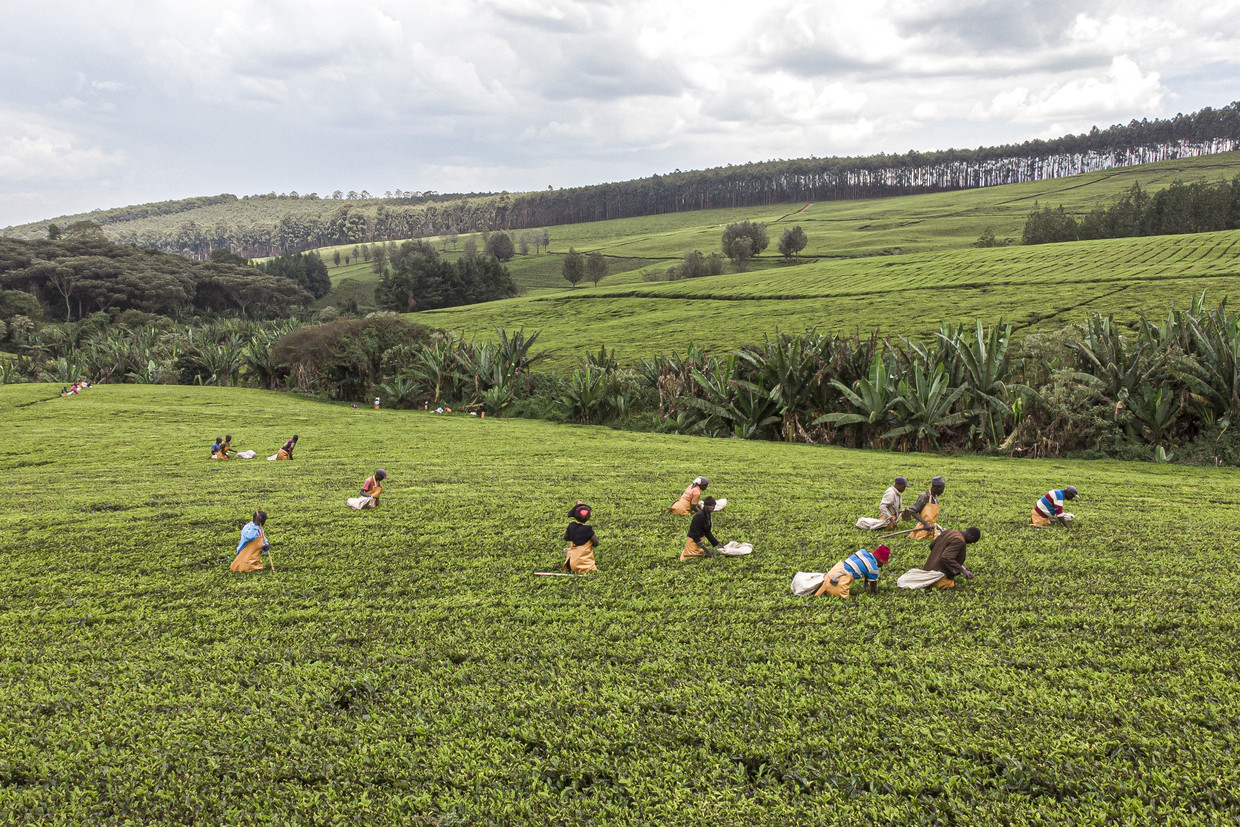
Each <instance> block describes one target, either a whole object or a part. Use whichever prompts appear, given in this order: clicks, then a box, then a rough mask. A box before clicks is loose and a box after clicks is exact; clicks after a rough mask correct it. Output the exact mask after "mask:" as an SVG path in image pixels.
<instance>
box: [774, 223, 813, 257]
mask: <svg viewBox="0 0 1240 827" xmlns="http://www.w3.org/2000/svg"><path fill="white" fill-rule="evenodd" d="M808 243H809V239H808V238H806V237H805V230H802V229H801V225H800V224H798V225H796V226H795V227H791V228H789V229H787V230H784V233H783V235H781V236H780V237H779V252H780V254H782V255H783V257H784V258H785V259H788V260H791V259H794V258H795V259H796V260H797V261H798V262H799V261H800V260H801V251H802V250H804V249H805V245H806V244H808Z"/></svg>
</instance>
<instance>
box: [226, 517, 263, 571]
mask: <svg viewBox="0 0 1240 827" xmlns="http://www.w3.org/2000/svg"><path fill="white" fill-rule="evenodd" d="M266 522H267V512H266V511H255V512H254V519H253V520H251V521H250V522H248V523H246V525H245V528H243V529H241V542H239V543H237V556H236V557H234V558H233V561H232V565H230V566H229V567H228V568H229V569H231V570H232V571H260V570H262V569H264V568H266V566H264V565H263V555H264V554H266V553H267V550H268V549H270V548H271V544H270V543H268V542H267V534H266V532H265V531H264V530H263V525H264V524H265V523H266Z"/></svg>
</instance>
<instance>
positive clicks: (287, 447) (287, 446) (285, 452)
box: [267, 434, 297, 459]
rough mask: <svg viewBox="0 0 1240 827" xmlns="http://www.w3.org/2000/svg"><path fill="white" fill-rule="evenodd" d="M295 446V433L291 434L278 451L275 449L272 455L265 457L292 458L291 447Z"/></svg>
mask: <svg viewBox="0 0 1240 827" xmlns="http://www.w3.org/2000/svg"><path fill="white" fill-rule="evenodd" d="M296 447H297V434H293V438H292V439H290V440H289V441H288V442H286V443H284V447H283V448H281V449H280V450H279V451H276V453H275V455H274V456H270V457H267V459H292V458H293V449H294V448H296Z"/></svg>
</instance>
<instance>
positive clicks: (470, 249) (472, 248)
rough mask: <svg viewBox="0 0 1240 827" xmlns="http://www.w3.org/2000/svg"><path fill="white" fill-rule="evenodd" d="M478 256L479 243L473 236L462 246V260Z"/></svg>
mask: <svg viewBox="0 0 1240 827" xmlns="http://www.w3.org/2000/svg"><path fill="white" fill-rule="evenodd" d="M477 255H478V242H477V241H476V240H475V239H474V237H473V236H472V235H471V236H470V237H469V238H467V239H465V243H464V244H462V245H461V257H462V258H475V257H477Z"/></svg>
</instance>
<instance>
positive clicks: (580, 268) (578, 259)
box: [564, 247, 586, 287]
mask: <svg viewBox="0 0 1240 827" xmlns="http://www.w3.org/2000/svg"><path fill="white" fill-rule="evenodd" d="M585 275H586V257H585V256H583V255H582V254H581V253H579V252H577V251H576V250H575V249H574V248H572V247H569V248H568V255H566V256H564V278H565V279H567V280H568V283H569V284H571V285H572V286H573V287H576V286H577V282H579V281H581V280H582V279H583V278H585Z"/></svg>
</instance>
